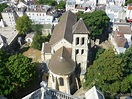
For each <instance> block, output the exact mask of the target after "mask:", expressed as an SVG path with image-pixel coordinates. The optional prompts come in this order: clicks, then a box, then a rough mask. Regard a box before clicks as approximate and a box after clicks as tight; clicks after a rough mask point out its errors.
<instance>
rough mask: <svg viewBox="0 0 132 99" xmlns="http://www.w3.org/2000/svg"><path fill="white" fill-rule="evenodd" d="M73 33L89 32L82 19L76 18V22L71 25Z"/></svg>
mask: <svg viewBox="0 0 132 99" xmlns="http://www.w3.org/2000/svg"><path fill="white" fill-rule="evenodd" d="M72 32H73V33H86V34H87V33H90V32H89V31H88V29H87V27H86V25H85V24H84V21H83V19H82V18H80V19H79V20H78V22H77V23H76V24H75V25H74V26H73V31H72Z"/></svg>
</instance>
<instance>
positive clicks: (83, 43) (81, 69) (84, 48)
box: [72, 18, 89, 76]
mask: <svg viewBox="0 0 132 99" xmlns="http://www.w3.org/2000/svg"><path fill="white" fill-rule="evenodd" d="M72 33H73V44H72V59H73V60H74V61H75V62H76V65H77V73H79V74H80V76H82V75H83V76H84V74H85V73H86V70H87V64H88V54H89V53H88V52H89V48H88V44H89V36H88V35H89V31H88V29H87V27H86V25H85V24H84V21H83V19H82V18H80V19H79V20H78V22H77V23H76V24H75V25H74V26H73V31H72Z"/></svg>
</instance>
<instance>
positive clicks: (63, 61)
mask: <svg viewBox="0 0 132 99" xmlns="http://www.w3.org/2000/svg"><path fill="white" fill-rule="evenodd" d="M75 67H76V65H75V62H74V61H73V60H72V59H71V54H70V52H69V50H67V49H66V48H65V47H61V48H60V49H59V50H57V51H56V52H55V53H54V54H53V55H52V57H51V60H50V61H49V65H48V68H49V70H50V71H51V72H52V73H55V74H58V75H67V74H70V73H72V72H74V70H75Z"/></svg>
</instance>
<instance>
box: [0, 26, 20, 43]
mask: <svg viewBox="0 0 132 99" xmlns="http://www.w3.org/2000/svg"><path fill="white" fill-rule="evenodd" d="M0 34H1V35H2V36H4V37H5V38H6V42H7V43H8V45H10V43H11V42H12V41H13V40H14V38H15V37H16V36H17V35H18V32H17V30H16V29H15V27H3V28H0Z"/></svg>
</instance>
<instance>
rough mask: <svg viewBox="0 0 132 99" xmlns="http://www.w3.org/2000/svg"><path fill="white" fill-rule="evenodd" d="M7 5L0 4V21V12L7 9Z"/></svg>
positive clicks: (0, 17)
mask: <svg viewBox="0 0 132 99" xmlns="http://www.w3.org/2000/svg"><path fill="white" fill-rule="evenodd" d="M7 7H8V5H7V4H5V3H4V4H0V19H2V16H1V12H2V11H3V9H5V8H7Z"/></svg>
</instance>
